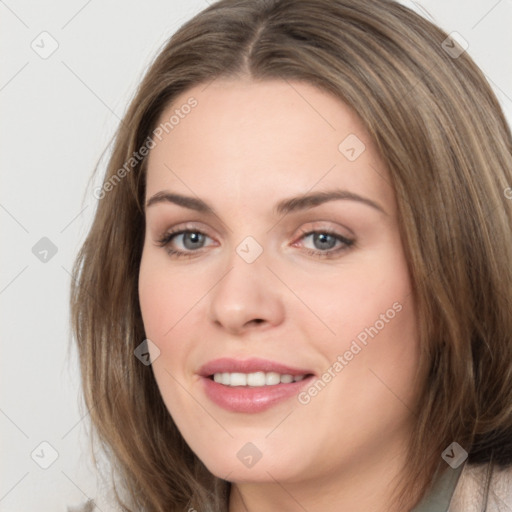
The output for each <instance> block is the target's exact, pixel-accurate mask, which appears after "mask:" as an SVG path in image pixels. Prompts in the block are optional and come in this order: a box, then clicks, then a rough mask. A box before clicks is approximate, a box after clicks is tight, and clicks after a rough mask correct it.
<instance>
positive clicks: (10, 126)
mask: <svg viewBox="0 0 512 512" xmlns="http://www.w3.org/2000/svg"><path fill="white" fill-rule="evenodd" d="M404 3H405V4H406V5H408V6H410V7H412V8H413V9H414V10H416V11H417V12H419V13H420V14H422V15H423V16H425V17H427V18H430V19H431V20H432V21H434V22H435V23H437V24H438V25H439V26H441V27H442V28H444V29H445V30H446V31H447V32H449V33H450V32H453V31H456V32H458V33H459V34H461V35H462V36H463V38H464V39H465V40H466V41H467V42H468V43H469V47H468V50H467V51H468V52H469V54H470V55H471V56H472V57H473V58H474V60H475V61H476V63H477V64H478V65H479V66H480V67H481V69H482V70H483V71H484V73H485V75H486V76H487V78H488V80H489V82H490V84H491V85H492V87H493V89H494V91H495V92H496V94H497V96H498V99H499V100H500V102H501V104H502V106H503V108H504V110H505V113H506V115H507V117H508V119H509V120H510V119H512V59H511V58H510V52H511V49H512V30H511V27H512V0H478V1H477V0H473V1H467V0H457V1H455V0H421V2H411V1H404ZM207 5H208V3H207V2H206V1H205V0H186V1H184V0H183V1H178V0H165V1H164V0H149V1H146V2H135V1H134V0H128V1H123V2H121V1H118V2H114V1H112V0H104V1H99V0H88V1H87V0H71V1H70V0H67V1H64V0H52V1H46V2H36V1H34V0H32V1H21V0H5V1H4V0H0V20H1V30H0V41H1V44H2V46H1V48H2V61H1V66H0V104H1V109H2V110H1V117H0V120H1V121H0V129H1V135H0V141H1V151H0V162H1V173H2V174H1V179H2V184H1V188H0V222H1V228H2V237H3V241H2V260H1V265H0V306H1V312H2V321H1V324H0V325H1V329H2V330H1V343H2V347H1V350H2V353H1V360H0V361H1V368H0V443H1V445H0V450H1V452H0V464H1V468H0V511H2V512H28V511H31V512H60V511H63V512H64V511H65V510H66V506H67V505H73V504H76V503H79V502H81V501H84V500H86V499H87V497H88V496H94V493H95V484H96V478H95V475H94V472H93V470H92V464H91V462H90V460H89V456H88V438H87V428H88V427H87V421H88V416H87V411H85V410H84V409H83V407H81V406H80V403H81V402H80V386H79V380H78V367H77V358H76V353H75V351H74V350H73V349H72V350H71V351H69V352H68V345H69V339H70V328H69V308H68V298H69V285H70V271H71V267H72V264H73V259H74V257H75V255H76V252H77V250H78V248H79V246H80V243H81V242H82V241H83V240H84V237H85V234H86V232H87V228H88V226H89V225H90V222H91V219H92V215H93V213H94V209H95V207H96V202H97V201H96V199H95V198H94V197H93V195H92V187H93V184H92V185H91V184H90V185H89V187H88V182H89V178H90V176H91V175H92V173H93V169H94V167H95V165H96V163H97V162H98V160H100V158H101V156H102V152H103V151H104V149H105V148H106V147H107V144H108V143H109V141H110V138H111V137H112V135H113V134H114V132H115V129H116V127H117V125H118V123H119V120H120V118H121V117H122V115H123V113H124V111H125V109H126V107H127V103H128V101H129V100H130V98H131V97H132V95H133V92H134V90H135V87H136V85H137V83H138V82H139V81H140V79H141V77H142V75H143V73H144V72H145V70H146V68H147V66H148V63H149V62H150V60H151V59H152V58H153V57H154V55H155V53H156V52H157V51H158V49H159V48H160V47H161V45H162V44H163V43H164V42H165V41H166V40H167V39H168V38H169V37H170V35H171V34H172V33H173V32H174V31H176V29H177V28H178V27H180V26H181V25H182V24H183V23H184V22H185V21H186V20H188V19H190V18H191V17H192V16H193V15H194V14H196V13H197V12H199V11H201V10H202V9H204V8H205V7H207ZM52 52H53V53H52ZM101 162H103V163H102V164H101V166H100V169H101V173H103V171H104V159H103V160H101ZM101 173H100V175H101ZM119 250H123V248H121V247H120V248H119ZM41 443H43V444H41ZM44 466H48V467H47V468H46V469H45V468H44ZM103 512H107V511H103Z"/></svg>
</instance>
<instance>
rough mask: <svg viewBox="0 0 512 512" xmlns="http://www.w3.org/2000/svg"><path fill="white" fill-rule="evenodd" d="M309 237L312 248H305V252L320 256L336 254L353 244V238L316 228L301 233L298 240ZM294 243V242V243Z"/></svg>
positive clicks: (327, 256)
mask: <svg viewBox="0 0 512 512" xmlns="http://www.w3.org/2000/svg"><path fill="white" fill-rule="evenodd" d="M307 239H309V242H310V245H313V248H312V249H311V248H307V247H306V252H307V253H308V254H311V255H314V256H320V257H321V258H330V257H334V256H337V255H338V254H339V253H340V252H342V251H345V250H347V249H348V248H349V247H351V246H352V245H354V242H355V241H354V240H353V239H350V238H347V237H345V236H343V235H340V234H339V233H336V232H334V231H330V230H325V229H323V230H316V231H308V232H305V233H303V235H302V236H301V238H300V240H307ZM294 245H295V244H294Z"/></svg>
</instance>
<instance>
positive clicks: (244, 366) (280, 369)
mask: <svg viewBox="0 0 512 512" xmlns="http://www.w3.org/2000/svg"><path fill="white" fill-rule="evenodd" d="M254 372H276V373H280V374H281V375H292V376H298V375H308V374H312V373H313V372H312V371H310V370H305V369H302V368H293V367H292V366H287V365H285V364H281V363H277V362H275V361H270V360H268V359H259V358H256V357H253V358H251V359H243V360H242V359H232V358H229V357H223V358H220V359H214V360H212V361H209V362H208V363H206V364H204V365H203V366H201V368H200V369H199V371H198V374H199V375H201V376H202V377H210V376H211V375H213V374H215V373H254Z"/></svg>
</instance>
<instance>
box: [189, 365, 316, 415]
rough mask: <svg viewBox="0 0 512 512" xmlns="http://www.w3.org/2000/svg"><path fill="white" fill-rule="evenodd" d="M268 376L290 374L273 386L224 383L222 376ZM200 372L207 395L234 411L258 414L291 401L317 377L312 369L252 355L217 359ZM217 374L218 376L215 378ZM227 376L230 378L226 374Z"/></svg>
mask: <svg viewBox="0 0 512 512" xmlns="http://www.w3.org/2000/svg"><path fill="white" fill-rule="evenodd" d="M258 373H260V374H261V373H265V374H266V375H278V374H279V375H281V376H287V377H288V378H286V379H281V382H280V383H277V384H276V383H274V384H273V385H263V386H251V385H245V383H244V381H243V379H242V381H241V382H238V381H237V383H235V384H233V383H231V381H230V380H229V379H228V380H227V381H226V382H230V385H226V384H223V383H222V379H219V376H220V375H225V376H227V375H231V376H232V375H239V376H240V375H242V374H245V375H251V374H252V375H254V374H258ZM198 374H199V375H200V376H201V381H202V384H203V391H204V393H205V395H206V397H207V398H208V399H209V400H211V401H212V402H214V403H215V404H216V405H218V406H220V407H222V408H223V409H226V410H228V411H231V412H239V413H257V412H263V411H265V410H267V409H269V408H270V407H272V406H274V405H277V404H278V403H281V402H283V401H285V400H289V399H291V398H292V397H294V396H297V394H298V393H299V392H300V390H301V389H302V388H303V387H305V386H306V385H309V384H310V383H311V381H312V379H314V377H315V376H314V374H313V372H311V370H308V369H304V368H296V367H291V366H287V365H284V364H281V363H276V362H274V361H269V360H265V359H258V358H252V359H247V360H236V359H229V358H222V359H215V360H214V361H210V362H209V363H207V364H205V365H204V366H202V367H201V369H200V370H199V372H198ZM214 376H215V377H216V379H215V380H214ZM226 378H227V377H226Z"/></svg>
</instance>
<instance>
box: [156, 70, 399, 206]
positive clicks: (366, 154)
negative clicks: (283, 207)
mask: <svg viewBox="0 0 512 512" xmlns="http://www.w3.org/2000/svg"><path fill="white" fill-rule="evenodd" d="M190 105H194V106H193V107H190ZM158 128H159V129H160V132H158V133H159V134H160V135H159V137H160V138H161V140H159V139H158V138H155V137H153V140H154V142H155V143H156V146H154V148H153V149H152V150H151V151H150V154H149V160H148V176H147V188H146V190H147V196H148V197H149V196H150V195H152V194H154V193H156V192H158V191H160V190H163V189H170V190H175V191H177V192H182V193H187V194H188V195H189V194H190V190H187V189H192V192H193V193H194V194H196V195H199V196H205V197H211V196H213V195H215V193H218V194H222V198H223V200H225V201H227V200H230V199H233V200H235V199H237V200H238V201H239V202H240V204H242V203H243V204H245V205H247V204H249V202H250V200H251V197H252V198H253V197H259V201H260V202H261V199H262V198H264V199H265V200H267V199H268V200H270V199H271V198H272V197H274V196H275V199H276V200H277V199H278V198H280V197H283V196H289V195H293V194H296V193H298V194H300V193H306V192H307V191H309V190H311V189H314V190H322V189H328V188H333V187H343V188H347V189H350V190H351V191H352V192H355V193H361V194H363V193H364V194H367V195H373V197H374V198H375V199H380V201H381V202H383V203H386V202H388V203H389V202H390V201H391V202H392V201H393V194H392V190H391V187H390V185H389V179H387V177H386V174H387V171H386V169H385V168H384V166H383V163H382V161H381V159H380V156H379V154H378V152H377V150H376V148H375V145H374V143H373V141H372V140H371V139H370V137H369V135H368V133H367V131H366V129H365V128H364V125H363V123H362V121H361V120H360V119H359V117H358V116H357V115H356V114H355V113H354V111H353V110H352V109H350V107H348V106H347V105H346V104H345V103H343V102H342V101H340V100H339V99H338V98H336V97H334V96H333V95H330V94H328V93H326V92H324V91H322V90H320V89H318V88H316V87H314V86H312V85H311V84H307V83H304V82H297V81H294V82H290V81H278V80H276V81H264V82H255V81H250V80H215V81H214V82H212V83H210V84H201V85H199V86H195V87H193V88H191V89H189V90H187V91H185V92H184V93H182V94H180V95H179V96H178V97H176V98H175V100H174V101H173V103H172V105H170V106H168V107H167V108H166V109H165V110H164V112H163V113H162V115H161V116H160V119H159V126H158ZM154 133H155V132H154ZM249 191H250V193H249Z"/></svg>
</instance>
